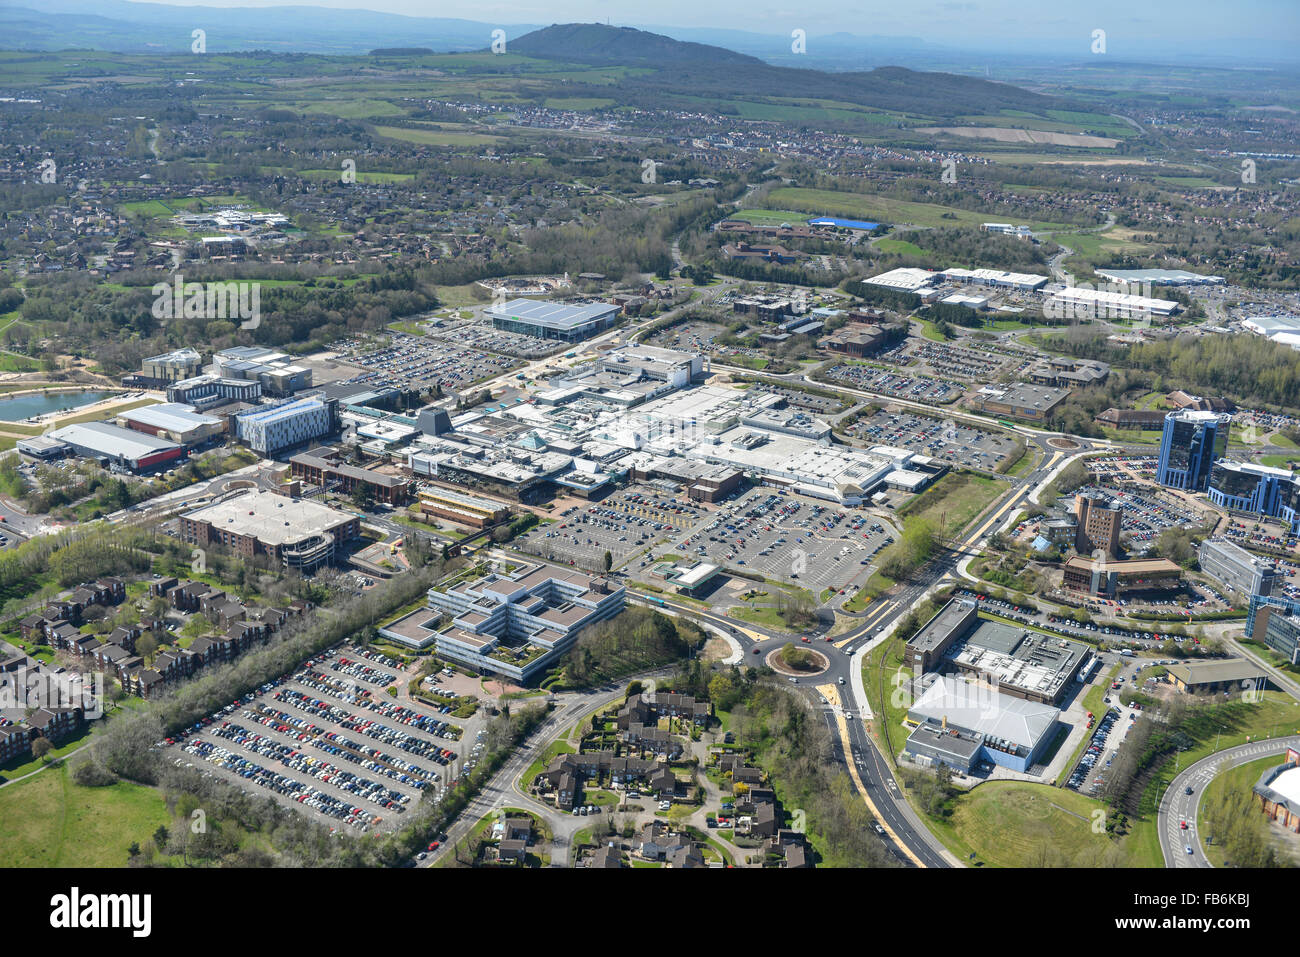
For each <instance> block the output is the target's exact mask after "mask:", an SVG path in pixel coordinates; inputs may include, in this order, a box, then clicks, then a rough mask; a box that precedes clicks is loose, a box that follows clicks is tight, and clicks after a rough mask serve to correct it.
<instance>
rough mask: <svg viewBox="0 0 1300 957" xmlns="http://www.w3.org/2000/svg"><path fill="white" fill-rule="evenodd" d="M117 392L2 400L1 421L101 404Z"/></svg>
mask: <svg viewBox="0 0 1300 957" xmlns="http://www.w3.org/2000/svg"><path fill="white" fill-rule="evenodd" d="M113 395H117V393H116V392H91V391H83V392H33V393H31V394H30V395H20V396H17V397H15V398H12V399H0V420H4V421H6V422H17V421H19V420H20V419H30V418H31V417H32V416H34V415H44V414H45V413H47V412H63V411H66V410H67V409H75V408H78V407H79V406H83V405H89V404H90V403H92V402H99V401H100V400H102V399H107V398H108V397H109V396H113Z"/></svg>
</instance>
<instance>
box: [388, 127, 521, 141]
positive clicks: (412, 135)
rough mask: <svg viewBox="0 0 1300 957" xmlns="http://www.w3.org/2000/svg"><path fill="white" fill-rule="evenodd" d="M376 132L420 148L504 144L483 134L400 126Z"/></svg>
mask: <svg viewBox="0 0 1300 957" xmlns="http://www.w3.org/2000/svg"><path fill="white" fill-rule="evenodd" d="M375 132H376V133H377V134H379V135H380V136H384V137H387V138H388V139H390V140H402V141H403V142H406V143H417V144H419V145H420V146H484V145H489V146H490V145H492V144H494V143H500V142H502V138H501V137H500V136H488V135H486V134H483V133H448V132H445V131H443V130H408V129H405V128H403V127H400V126H376V127H375Z"/></svg>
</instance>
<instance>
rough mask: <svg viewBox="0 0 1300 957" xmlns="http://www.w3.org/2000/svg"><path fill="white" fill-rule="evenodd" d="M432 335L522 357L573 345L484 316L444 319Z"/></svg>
mask: <svg viewBox="0 0 1300 957" xmlns="http://www.w3.org/2000/svg"><path fill="white" fill-rule="evenodd" d="M429 336H430V337H431V338H433V339H440V340H444V341H449V342H453V343H456V344H458V345H465V346H468V347H469V348H471V349H479V350H481V351H483V352H497V353H500V354H502V355H507V356H518V357H520V358H521V359H540V358H542V357H543V356H549V355H554V354H555V353H557V352H562V351H563V350H565V349H568V348H570V344H569V343H567V342H560V341H558V340H555V339H542V338H540V337H539V336H528V335H524V334H523V333H519V332H506V331H505V330H503V329H494V328H492V323H491V322H490V321H486V320H482V319H475V320H471V321H468V322H465V321H460V322H457V321H454V320H453V321H444V322H443V323H442V324H441V325H438V326H435V327H434V328H432V329H431V330H430V332H429Z"/></svg>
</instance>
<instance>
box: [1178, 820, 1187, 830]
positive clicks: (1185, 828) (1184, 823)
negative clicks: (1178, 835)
mask: <svg viewBox="0 0 1300 957" xmlns="http://www.w3.org/2000/svg"><path fill="white" fill-rule="evenodd" d="M1178 826H1179V827H1180V828H1182V829H1183V830H1184V831H1185V830H1187V822H1186V821H1179V822H1178Z"/></svg>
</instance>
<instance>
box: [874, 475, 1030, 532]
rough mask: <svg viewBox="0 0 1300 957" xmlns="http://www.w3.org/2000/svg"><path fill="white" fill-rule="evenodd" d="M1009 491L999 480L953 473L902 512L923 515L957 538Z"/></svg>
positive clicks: (899, 512)
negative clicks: (977, 517) (989, 506)
mask: <svg viewBox="0 0 1300 957" xmlns="http://www.w3.org/2000/svg"><path fill="white" fill-rule="evenodd" d="M1006 490H1007V486H1006V485H1005V484H1004V483H1002V482H1000V481H998V480H997V479H992V478H987V477H986V476H983V475H975V474H974V473H971V472H949V473H948V474H947V475H945V476H944V477H943V478H941V479H939V481H937V482H935V483H934V484H933V485H931V486H930V487H929V488H928V489H926V490H925V491H924V492H922V493H921V494H920V495H918V496H917V497H916V498H914V499H912V500H911V501H910V502H908V503H907V504H906V505H904V506H903V507H902V508H900V509H899V510H898V514H899V515H902V516H904V517H907V518H910V517H912V516H920V517H921V518H924V519H927V520H929V521H931V522H933V523H934V525H935V527H936V528H939V527H940V524H941V523H942V526H943V528H944V529H946V531H947V532H948V533H949V534H952V535H956V534H957V533H958V532H960V531H961V530H962V529H964V528H965V527H966V526H967V525H969V524H970V522H971V520H972V519H974V518H975V516H976V515H978V514H979V513H980V512H981V511H983V510H984V508H985V507H986V506H987V505H989V504H990V503H991V502H993V501H994V500H995V499H996V498H997V497H998V496H999V495H1001V494H1002V493H1003V492H1005V491H1006Z"/></svg>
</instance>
